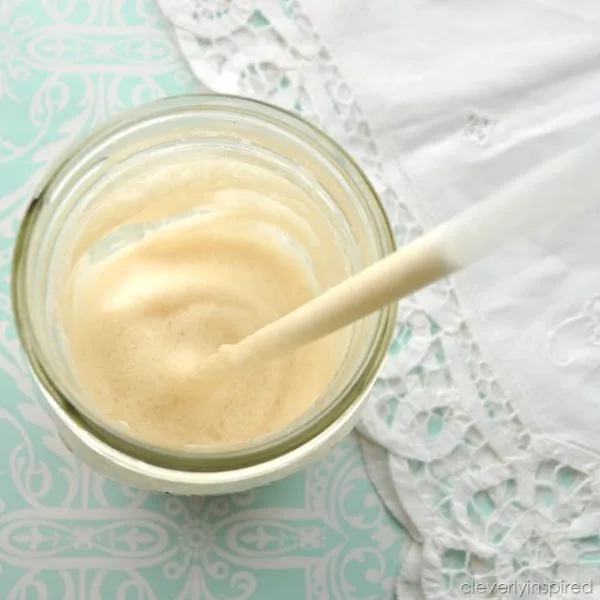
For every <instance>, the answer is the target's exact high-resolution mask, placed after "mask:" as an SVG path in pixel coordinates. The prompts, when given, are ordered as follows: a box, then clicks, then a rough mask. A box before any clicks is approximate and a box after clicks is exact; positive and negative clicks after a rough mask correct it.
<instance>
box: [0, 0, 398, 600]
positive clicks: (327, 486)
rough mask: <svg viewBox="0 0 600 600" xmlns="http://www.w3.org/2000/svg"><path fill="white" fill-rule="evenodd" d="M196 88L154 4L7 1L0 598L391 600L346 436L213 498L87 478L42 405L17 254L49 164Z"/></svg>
mask: <svg viewBox="0 0 600 600" xmlns="http://www.w3.org/2000/svg"><path fill="white" fill-rule="evenodd" d="M194 89H195V83H194V82H193V78H192V76H191V75H190V73H189V72H188V70H187V67H186V65H185V63H184V62H183V61H182V59H181V58H180V56H179V54H178V51H177V48H176V46H175V44H174V43H173V42H172V41H171V40H170V38H169V34H168V32H167V31H166V28H165V26H164V24H163V21H162V16H161V15H160V13H159V12H158V11H157V9H156V8H155V6H154V4H153V2H152V1H151V0H93V1H92V0H90V1H81V0H0V599H1V600H38V599H39V600H69V599H74V600H88V599H90V600H99V599H102V600H175V599H177V600H185V599H189V600H200V599H202V600H212V599H214V600H216V599H231V600H233V599H236V600H244V599H249V598H259V599H264V600H279V599H280V598H286V599H287V600H300V599H319V600H324V599H330V598H331V599H340V600H351V599H353V598H356V599H367V598H373V599H385V598H389V597H391V596H392V594H393V592H392V589H393V584H394V579H395V577H396V576H397V574H398V571H399V568H400V564H401V559H402V556H403V554H404V550H405V547H406V546H407V540H406V537H405V535H404V533H403V530H401V529H400V527H399V525H397V523H396V522H395V521H394V520H393V518H392V517H391V516H389V515H388V513H387V512H386V510H385V509H384V507H383V505H382V504H381V502H380V500H379V498H378V496H377V495H376V493H375V491H374V488H373V487H372V485H371V483H370V482H369V480H368V479H367V477H366V474H365V471H364V467H363V464H362V460H361V455H360V452H359V449H358V445H357V442H356V439H355V438H353V437H351V438H350V439H348V440H347V441H346V442H344V443H343V444H341V445H340V446H339V447H337V448H336V449H335V450H334V451H333V452H331V454H330V455H329V456H328V457H327V458H326V459H325V460H323V461H322V462H321V463H318V464H315V465H314V466H311V467H310V468H308V469H306V470H305V471H303V472H301V473H299V474H297V475H295V476H293V477H291V478H289V479H287V480H285V481H283V482H280V483H278V484H274V485H271V486H268V487H265V488H261V489H257V490H253V491H251V492H248V493H245V494H239V495H235V496H226V497H218V498H178V497H174V496H164V495H159V494H150V493H146V492H142V491H139V490H136V489H132V488H128V487H126V486H123V485H120V484H118V483H115V482H113V481H110V480H107V479H105V478H104V477H101V476H99V475H97V474H95V473H93V472H92V471H90V470H89V469H88V468H87V467H86V466H85V465H84V464H82V463H81V462H80V461H79V460H77V459H75V458H74V457H73V456H72V455H71V454H70V453H69V452H68V451H67V450H66V449H65V448H64V446H63V445H62V444H61V442H60V440H59V439H58V437H57V436H56V434H55V431H54V428H53V425H52V422H51V421H50V419H49V417H48V416H47V415H46V413H45V412H44V410H43V408H42V407H41V406H40V404H39V394H38V392H37V390H36V389H35V388H34V386H33V383H32V381H31V379H30V377H29V375H28V372H27V369H26V366H25V361H24V358H23V354H22V352H21V350H20V348H19V344H18V341H17V339H16V334H15V328H14V324H13V320H12V315H11V311H10V300H9V298H10V280H9V268H10V256H11V252H12V247H13V243H14V238H15V233H16V230H17V228H18V224H19V221H20V219H21V216H22V214H23V210H24V208H25V206H26V204H27V201H28V199H29V198H30V197H31V193H32V191H33V189H34V187H35V185H36V183H37V182H38V181H39V179H40V176H41V174H42V173H43V172H44V170H45V168H46V167H47V165H48V163H49V162H51V161H52V160H53V159H54V158H55V157H56V156H57V154H58V153H59V152H61V151H62V150H63V149H64V148H65V147H66V146H67V145H68V144H69V143H70V142H71V141H72V140H73V139H75V138H76V137H78V136H80V135H82V134H84V133H85V132H86V131H87V130H89V128H90V127H92V126H93V125H95V124H96V123H98V122H100V121H102V120H104V119H105V118H106V117H108V116H110V115H112V114H114V113H116V112H118V111H120V110H122V109H125V108H128V107H130V106H132V105H134V104H139V103H142V102H146V101H149V100H152V99H154V98H158V97H162V96H165V95H173V94H180V93H185V92H188V91H193V90H194Z"/></svg>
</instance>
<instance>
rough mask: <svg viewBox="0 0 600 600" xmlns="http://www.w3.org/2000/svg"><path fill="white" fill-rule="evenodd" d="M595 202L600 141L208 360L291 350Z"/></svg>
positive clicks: (599, 194) (599, 193) (599, 197)
mask: <svg viewBox="0 0 600 600" xmlns="http://www.w3.org/2000/svg"><path fill="white" fill-rule="evenodd" d="M596 202H600V143H596V144H593V145H590V146H588V147H584V148H579V149H577V150H570V151H568V152H566V153H564V154H561V155H559V156H558V157H557V158H554V159H552V160H550V161H548V162H546V163H544V164H542V165H541V166H540V167H538V168H536V169H533V170H532V171H530V172H528V173H527V174H526V175H525V176H523V177H521V178H520V179H518V180H516V181H514V182H512V183H511V184H510V185H508V186H506V187H504V188H503V189H502V190H499V191H498V192H496V193H495V194H493V195H492V196H491V197H489V198H488V199H486V200H484V201H482V202H480V203H478V204H477V205H475V206H474V207H473V208H470V209H468V210H466V211H464V212H463V213H461V214H459V215H458V216H456V217H454V218H452V219H450V220H449V221H446V222H445V223H443V224H441V225H439V226H438V227H436V228H434V229H433V230H431V231H429V232H428V233H426V234H424V235H423V236H421V237H420V238H418V239H417V240H415V241H413V242H411V243H410V244H408V245H406V246H404V247H402V248H400V249H399V250H397V251H396V252H394V253H393V254H391V255H390V256H388V257H386V258H384V259H383V260H380V261H378V262H377V263H375V264H373V265H372V266H369V267H367V268H366V269H364V270H363V271H361V272H360V273H358V274H357V275H354V276H352V277H350V278H349V279H347V280H345V281H343V282H342V283H340V284H338V285H337V286H335V287H333V288H331V289H329V290H328V291H326V292H325V293H323V294H322V295H320V296H318V297H317V298H315V299H314V300H311V301H310V302H308V303H306V304H304V305H302V306H300V307H299V308H297V309H295V310H294V311H292V312H290V313H288V314H287V315H285V316H283V317H282V318H280V319H278V320H277V321H275V322H273V323H271V324H269V325H267V326H265V327H263V328H262V329H259V330H258V331H256V332H255V333H253V334H252V335H250V336H248V337H247V338H245V339H243V340H242V341H240V342H239V343H237V344H235V345H231V346H223V347H222V348H221V349H220V350H219V352H218V353H217V354H216V355H214V356H213V357H212V359H213V360H211V361H210V362H211V363H212V364H214V365H217V364H218V363H221V364H229V365H231V364H232V363H233V364H236V365H242V364H245V363H248V362H256V361H267V360H271V359H274V358H277V357H278V356H281V355H282V354H286V353H289V352H292V351H294V350H296V349H297V348H299V347H300V346H303V345H305V344H308V343H310V342H314V341H316V340H318V339H320V338H322V337H324V336H326V335H329V334H330V333H333V332H335V331H337V330H338V329H341V328H343V327H346V326H348V325H350V324H352V323H353V322H355V321H358V320H359V319H362V318H363V317H366V316H368V315H369V314H371V313H373V312H375V311H377V310H379V309H381V308H383V307H384V306H386V305H389V304H391V303H393V302H396V301H397V300H400V299H401V298H404V297H406V296H408V295H409V294H412V293H413V292H416V291H418V290H419V289H421V288H423V287H425V286H427V285H429V284H431V283H433V282H435V281H437V280H439V279H441V278H443V277H445V276H447V275H450V274H451V273H453V272H456V271H458V270H461V269H464V268H465V267H467V266H468V265H470V264H472V263H474V262H476V261H478V260H480V259H482V258H484V257H486V256H488V255H489V254H491V253H493V252H494V251H496V250H497V249H499V248H500V247H502V246H503V245H505V244H506V243H508V242H510V241H512V240H514V239H516V238H518V237H521V236H524V235H527V234H529V233H531V232H532V231H534V230H535V229H537V228H538V227H540V226H542V225H547V224H549V223H551V222H559V221H562V220H564V219H566V218H568V217H570V216H572V215H574V214H575V213H578V212H581V211H584V210H586V209H589V208H590V207H591V206H592V205H593V204H595V203H596ZM220 358H225V359H226V360H224V361H222V360H219V359H220Z"/></svg>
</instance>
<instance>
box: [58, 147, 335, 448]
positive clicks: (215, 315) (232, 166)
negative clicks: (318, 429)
mask: <svg viewBox="0 0 600 600" xmlns="http://www.w3.org/2000/svg"><path fill="white" fill-rule="evenodd" d="M69 264H70V267H69V273H68V278H67V285H66V287H65V289H64V293H63V294H62V298H61V311H60V320H61V324H62V327H63V330H64V333H65V336H66V340H67V345H68V348H69V353H70V355H71V359H72V363H73V366H74V369H75V372H76V375H77V378H78V381H79V385H80V387H81V388H82V390H83V400H84V401H85V402H87V403H88V404H89V405H91V406H92V407H93V408H94V409H96V410H97V411H100V412H101V413H103V414H104V415H106V416H108V417H109V418H111V419H113V420H115V421H118V422H121V423H123V424H125V425H126V426H127V427H128V428H129V430H130V431H131V433H133V434H134V435H135V436H136V437H141V438H143V439H145V440H147V441H149V442H152V443H155V444H160V445H163V446H164V445H166V446H170V447H183V446H189V445H196V444H214V443H237V442H246V441H250V440H252V439H254V438H256V437H257V436H261V435H263V434H266V433H269V432H271V431H273V430H275V429H277V428H280V427H282V426H283V425H285V424H288V423H289V422H290V421H292V420H294V419H296V418H297V417H299V416H300V415H301V414H302V413H304V412H305V411H306V410H307V409H308V408H309V407H311V405H313V403H314V402H315V400H316V399H317V398H319V396H321V395H322V394H323V393H324V392H325V391H326V389H327V387H328V385H329V383H330V382H331V380H332V378H333V377H334V375H335V373H336V371H337V369H338V368H339V366H340V364H341V361H342V359H343V356H344V352H345V348H346V341H347V339H346V336H345V335H344V334H336V335H335V336H330V337H328V338H325V339H323V340H320V341H318V342H315V343H313V344H311V345H309V346H306V347H304V348H302V349H300V350H298V351H297V352H296V353H294V354H292V355H290V356H286V357H282V358H280V359H279V360H277V361H275V362H271V363H269V364H259V365H255V366H253V368H251V369H249V370H248V369H244V370H238V369H234V368H230V369H229V370H228V371H227V376H226V377H225V378H223V379H222V380H221V381H220V382H219V385H218V386H214V385H209V384H208V382H207V383H206V385H202V384H201V383H199V380H198V378H194V377H193V374H194V373H195V372H196V371H197V370H198V369H201V367H202V365H203V363H204V362H205V361H206V359H207V358H208V357H209V356H211V355H212V354H214V353H215V352H216V351H217V350H218V349H219V347H220V346H222V345H223V344H234V343H236V342H238V341H240V340H241V339H242V338H244V337H246V336H248V335H249V334H251V333H253V332H254V331H256V330H257V329H259V328H260V327H262V326H264V325H266V324H267V323H270V322H272V321H274V320H276V319H277V318H279V317H281V316H282V315H284V314H286V313H288V312H289V311H290V310H292V309H294V308H295V307H297V306H299V305H300V304H302V303H304V302H307V301H308V300H310V299H311V298H313V297H314V296H316V295H317V294H318V293H320V292H321V291H323V290H324V289H325V288H327V287H330V286H331V285H333V284H335V283H337V282H339V281H341V280H342V279H343V278H344V277H345V275H346V273H345V267H344V265H345V259H344V254H343V252H342V250H341V247H340V244H339V240H338V237H337V235H336V232H335V228H334V226H333V225H332V224H331V215H327V214H326V212H325V211H324V210H323V207H322V205H321V206H320V205H319V202H318V200H317V201H316V200H315V199H314V198H311V197H310V196H309V195H308V194H307V193H306V192H305V191H304V190H303V189H302V188H301V187H300V186H299V185H297V184H296V183H293V182H292V181H291V180H289V179H287V178H286V177H285V176H284V175H283V174H281V173H279V172H278V171H277V170H276V169H271V168H264V167H261V166H258V165H255V164H252V163H250V162H248V161H246V160H242V159H241V158H236V157H233V156H226V155H222V156H215V155H213V156H212V157H209V156H202V157H196V158H190V157H187V158H185V159H183V158H182V159H180V160H177V161H174V160H170V161H169V162H168V163H167V164H164V161H163V164H162V165H161V164H160V163H157V164H155V165H154V166H153V167H152V168H151V169H146V170H144V171H143V172H141V173H140V174H138V175H137V176H135V177H134V178H133V179H130V180H129V181H127V182H122V183H121V184H120V185H118V186H116V187H114V188H113V189H112V190H110V192H107V193H106V194H105V198H103V201H101V202H99V203H98V204H97V205H96V206H95V208H94V210H93V211H91V212H90V215H89V218H88V220H87V221H86V224H85V226H84V227H83V229H82V230H81V233H80V235H79V236H78V238H77V242H76V244H75V245H74V247H73V249H72V260H71V261H70V263H69Z"/></svg>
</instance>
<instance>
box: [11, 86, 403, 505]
mask: <svg viewBox="0 0 600 600" xmlns="http://www.w3.org/2000/svg"><path fill="white" fill-rule="evenodd" d="M224 145H226V146H227V147H228V148H234V149H235V148H237V149H238V150H239V151H244V152H252V153H253V156H254V157H255V159H256V160H257V161H258V162H259V163H260V162H261V160H262V157H264V158H265V164H267V163H268V161H267V157H268V156H273V155H276V156H277V157H278V162H279V164H280V165H284V167H283V168H284V169H285V170H286V173H285V174H286V176H287V177H289V178H291V179H292V180H293V179H294V178H296V179H298V178H300V177H302V178H303V181H306V180H307V174H308V180H310V182H311V183H310V185H311V186H312V187H313V189H312V190H311V198H313V199H315V201H316V202H320V203H323V210H324V211H325V212H327V211H329V213H328V214H330V215H331V224H332V226H333V227H334V229H335V231H336V232H337V233H338V235H339V239H340V241H341V244H342V245H343V248H344V254H345V257H346V260H347V265H345V268H346V270H347V274H348V275H351V274H353V273H356V272H358V271H360V270H362V269H363V268H364V267H366V266H367V265H369V264H371V263H373V262H375V261H377V260H379V259H381V258H383V257H384V256H386V255H387V254H389V253H391V252H393V251H394V249H395V246H394V237H393V235H392V231H391V228H390V225H389V222H388V219H387V216H386V213H385V210H384V208H383V206H382V204H381V203H380V201H379V199H378V198H377V195H376V193H375V191H374V190H373V188H372V186H371V185H370V184H369V181H368V180H367V178H366V177H365V175H364V174H363V172H362V171H361V169H360V168H359V167H358V166H357V164H356V163H355V162H354V161H353V160H352V158H351V157H350V156H349V155H348V154H347V153H346V152H345V151H344V150H343V149H342V148H341V147H340V146H338V145H337V144H336V143H335V142H334V141H332V140H331V139H330V138H329V137H327V136H326V135H325V134H324V133H322V132H321V131H319V130H318V129H316V128H315V127H313V126H312V125H310V124H308V123H307V122H305V121H303V120H302V119H300V118H298V117H297V116H294V115H293V114H291V113H288V112H286V111H284V110H281V109H279V108H276V107H274V106H270V105H268V104H264V103H261V102H256V101H252V100H248V99H243V98H238V97H231V96H220V95H189V96H181V97H172V98H167V99H163V100H159V101H156V102H152V103H150V104H146V105H144V106H141V107H139V108H136V109H133V110H131V111H128V112H125V113H122V114H120V115H119V116H117V117H116V118H113V119H111V120H109V121H106V122H105V123H104V124H102V125H101V126H100V127H99V128H97V129H96V130H94V131H93V132H92V133H91V134H90V135H88V136H87V137H86V138H85V139H82V140H81V141H79V143H77V144H76V145H75V146H74V147H72V148H70V149H69V150H68V151H67V152H66V153H65V154H64V155H63V156H62V157H61V158H60V160H58V161H57V162H56V164H55V165H54V167H53V168H52V169H51V171H50V172H49V174H48V175H47V176H46V178H45V180H44V181H43V182H42V184H41V186H40V187H39V190H38V191H37V193H36V194H35V196H34V198H33V199H32V201H31V203H30V205H29V207H28V210H27V212H26V214H25V217H24V219H23V222H22V225H21V228H20V231H19V234H18V237H17V241H16V247H15V252H14V259H13V277H12V294H13V309H14V315H15V320H16V325H17V330H18V334H19V337H20V341H21V344H22V346H23V348H24V351H25V353H26V356H27V359H28V361H29V365H30V368H31V371H32V374H33V377H34V378H35V379H36V381H37V383H38V384H39V386H40V389H41V392H42V395H43V398H44V402H45V404H46V408H47V409H48V411H49V413H50V415H51V417H52V418H53V420H54V422H55V423H56V427H57V430H58V433H59V435H60V437H61V438H62V440H63V441H64V443H65V444H66V445H67V447H68V448H70V450H71V451H72V452H73V453H74V454H75V455H77V456H79V457H81V458H82V459H83V460H84V461H86V462H87V463H88V464H89V465H90V466H91V467H92V468H94V469H95V470H97V471H100V472H102V473H104V474H106V475H107V476H109V477H112V478H114V479H117V480H121V481H123V482H125V483H128V484H131V485H134V486H137V487H140V488H145V489H150V490H154V491H162V492H169V493H176V494H223V493H228V492H236V491H241V490H244V489H248V488H251V487H254V486H258V485H263V484H266V483H268V482H271V481H274V480H276V479H280V478H282V477H284V476H287V475H289V474H291V473H293V472H295V471H297V470H299V469H301V468H302V467H304V466H305V465H307V463H309V462H310V461H313V460H315V459H317V458H319V457H321V456H322V455H323V454H325V453H326V452H328V451H329V450H330V449H331V447H332V446H333V445H335V444H336V443H338V442H339V441H340V440H341V439H342V438H343V437H344V436H345V435H347V434H348V433H349V432H350V430H351V429H352V427H353V426H354V425H355V424H356V422H357V420H358V418H359V412H360V409H361V406H362V404H363V403H364V402H365V400H366V397H367V395H368V393H369V390H370V388H371V386H372V384H373V382H374V380H375V377H376V375H377V373H378V370H379V369H380V367H381V365H382V362H383V360H384V358H385V355H386V352H387V349H388V346H389V344H390V341H391V338H392V333H393V329H394V322H395V317H396V306H395V305H393V306H390V307H387V308H385V309H383V310H381V311H379V312H377V313H375V314H373V315H371V316H369V317H367V318H365V319H363V320H361V321H360V322H358V323H356V324H355V325H354V326H353V327H352V331H351V333H350V336H349V342H348V347H347V351H346V354H345V357H344V359H343V362H342V365H341V367H340V369H339V370H338V372H337V374H336V375H335V377H334V380H333V381H332V382H331V385H330V386H329V388H328V390H327V392H326V393H325V394H324V395H323V397H320V398H315V402H314V405H313V406H312V407H311V408H310V409H309V410H308V411H306V413H305V414H304V415H303V416H302V417H300V418H298V419H297V420H296V421H294V422H293V423H291V424H290V425H289V426H287V427H285V428H282V429H281V430H280V431H275V432H273V433H272V434H270V435H268V436H264V438H258V439H255V440H253V441H252V443H247V444H238V445H236V446H226V445H220V444H215V445H213V446H211V447H208V448H195V449H189V450H188V449H185V450H174V449H173V448H162V447H158V446H156V445H152V444H150V443H147V442H145V441H144V440H143V439H139V438H138V437H136V436H135V435H134V433H132V432H131V431H128V430H126V429H123V428H120V427H119V426H118V424H117V423H115V422H113V421H110V420H109V419H108V418H103V416H102V414H100V413H99V412H98V411H97V410H93V407H92V404H91V402H90V401H89V399H88V398H86V394H85V391H84V390H83V388H82V387H81V386H80V385H79V384H78V382H77V377H76V375H75V373H74V372H73V371H74V370H73V367H72V365H71V364H70V361H69V360H68V355H67V352H66V351H65V344H64V337H63V336H62V335H61V328H60V320H59V319H58V317H57V303H58V296H59V294H60V291H61V286H62V284H63V279H62V278H61V275H60V274H61V273H64V269H65V261H66V260H67V258H66V257H65V252H64V250H62V249H64V248H65V247H66V244H67V243H68V242H69V240H70V239H71V238H72V237H73V236H74V235H76V233H77V226H78V223H83V222H84V221H85V218H86V215H88V216H89V214H90V213H91V212H92V211H91V207H93V205H94V197H95V194H96V192H95V190H98V189H100V188H101V187H102V186H103V185H104V184H106V183H107V182H111V181H113V180H115V177H117V175H118V173H123V172H124V171H126V168H127V165H128V164H129V163H132V164H133V163H134V162H135V164H137V165H140V164H142V165H143V164H144V161H145V160H146V159H148V162H150V158H151V157H153V156H155V155H156V154H157V153H160V152H162V151H164V149H165V148H189V149H193V148H194V147H196V146H202V147H203V148H207V147H208V148H210V147H214V148H219V147H222V146H224ZM165 156H168V155H165ZM165 201H168V199H165ZM332 208H334V209H335V210H332ZM90 218H93V217H90Z"/></svg>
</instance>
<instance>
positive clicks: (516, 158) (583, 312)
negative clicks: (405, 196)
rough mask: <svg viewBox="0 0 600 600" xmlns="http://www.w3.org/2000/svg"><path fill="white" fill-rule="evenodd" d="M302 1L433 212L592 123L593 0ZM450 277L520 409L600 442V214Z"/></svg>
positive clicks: (532, 418)
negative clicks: (579, 0) (486, 0)
mask: <svg viewBox="0 0 600 600" xmlns="http://www.w3.org/2000/svg"><path fill="white" fill-rule="evenodd" d="M303 6H304V8H305V10H306V11H307V14H308V15H309V17H310V18H311V20H312V22H313V24H314V25H315V26H316V29H317V31H318V32H319V34H320V35H321V38H322V39H323V41H324V42H325V44H326V45H327V47H328V49H329V51H330V52H331V53H332V55H333V57H334V60H335V62H336V63H337V65H338V66H339V68H340V70H341V72H342V75H343V77H344V79H345V80H346V82H347V83H348V85H349V86H350V88H351V90H352V91H353V92H354V94H355V97H356V99H357V101H358V104H359V106H360V107H361V109H362V110H363V111H364V113H365V115H366V118H367V121H368V123H369V125H370V127H371V132H372V134H373V136H374V138H375V140H376V142H377V145H378V148H379V150H380V152H381V154H382V157H383V160H384V161H385V164H386V167H387V168H388V169H389V171H390V172H391V173H392V176H393V173H394V171H395V170H398V169H402V170H403V171H404V173H405V174H406V175H407V176H408V177H409V178H410V180H411V182H412V185H413V186H414V188H415V190H416V192H418V194H419V203H420V204H419V205H418V206H417V207H416V208H417V209H418V212H419V214H420V216H421V219H422V220H423V221H425V222H426V223H432V222H436V221H440V220H443V219H445V218H447V217H448V216H450V215H451V214H454V213H455V212H457V211H459V210H463V209H465V208H466V207H468V206H469V205H470V204H472V203H474V202H477V201H478V200H480V199H482V198H483V197H485V195H486V194H488V193H490V192H492V191H493V190H495V189H496V188H497V187H499V186H502V185H503V184H504V182H506V181H509V180H510V179H511V178H513V177H516V176H518V175H519V173H521V172H523V171H525V170H527V169H528V168H531V167H532V166H534V165H535V164H536V163H538V162H539V161H541V160H543V159H545V158H548V157H550V156H552V155H553V154H554V153H556V152H557V151H559V150H560V149H561V148H565V147H569V146H576V145H578V144H582V143H585V141H586V140H589V138H590V136H598V135H600V3H593V2H587V3H586V2H568V1H566V0H563V1H560V0H555V1H554V2H551V1H546V2H539V1H537V0H536V1H531V0H529V1H526V0H525V1H524V0H515V1H511V0H502V1H495V2H486V3H481V2H472V1H469V0H464V1H456V0H455V1H453V2H432V1H423V0H421V1H415V0H409V1H403V2H398V1H397V0H377V1H376V2H370V3H368V4H367V3H366V2H364V1H363V0H343V2H342V1H341V0H335V1H329V2H326V3H324V2H321V1H320V0H304V1H303ZM599 169H600V157H599ZM577 183H578V182H577V181H573V194H574V195H576V194H577ZM568 201H569V198H565V202H568ZM456 286H457V289H458V291H459V295H460V300H461V304H462V306H463V307H464V309H465V310H466V311H467V315H468V320H469V324H470V325H471V328H472V330H473V333H474V335H475V338H476V340H477V342H478V343H479V344H480V346H481V347H482V349H484V356H485V358H486V359H487V360H488V361H489V362H490V364H492V365H493V368H494V371H495V375H496V376H497V377H498V378H500V379H501V381H502V382H503V384H504V385H505V386H506V388H507V389H508V390H510V397H511V400H512V401H513V404H514V405H515V406H516V407H518V410H519V416H520V417H521V418H522V419H523V421H524V422H526V423H527V424H528V425H529V426H530V427H531V428H532V429H534V430H541V431H544V432H546V433H550V434H552V435H553V436H556V437H559V438H564V439H566V440H567V441H570V442H576V443H579V444H582V445H584V446H586V447H589V448H591V449H593V450H594V451H596V452H600V211H595V212H594V214H588V215H585V216H584V217H582V218H579V219H577V220H574V221H571V222H569V223H566V224H564V225H563V226H562V227H560V228H558V229H555V230H553V231H551V232H550V233H547V234H544V235H537V236H535V238H533V239H531V240H528V241H525V242H520V243H517V244H514V246H513V247H511V248H509V249H507V250H506V251H504V252H502V253H500V254H498V255H497V256H495V257H494V258H492V259H490V260H486V261H485V262H482V263H480V264H479V265H477V266H476V267H473V268H471V269H469V270H468V271H466V272H465V273H463V274H461V275H460V276H458V277H456Z"/></svg>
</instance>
